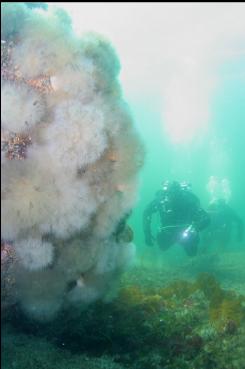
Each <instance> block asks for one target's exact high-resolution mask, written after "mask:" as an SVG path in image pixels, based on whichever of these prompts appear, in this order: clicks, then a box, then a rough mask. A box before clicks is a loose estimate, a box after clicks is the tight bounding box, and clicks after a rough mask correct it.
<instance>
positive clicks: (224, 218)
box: [205, 198, 244, 249]
mask: <svg viewBox="0 0 245 369" xmlns="http://www.w3.org/2000/svg"><path fill="white" fill-rule="evenodd" d="M208 213H209V215H210V220H211V222H210V226H209V227H208V229H207V231H206V234H205V241H206V242H209V243H215V244H217V246H218V247H219V248H223V249H224V248H226V247H227V245H228V244H229V242H230V241H231V236H232V231H233V226H234V225H235V228H236V241H237V242H238V243H240V242H242V241H243V233H244V224H243V221H242V219H241V218H240V217H239V216H238V215H237V214H236V212H235V211H234V210H233V209H232V208H231V207H230V206H229V205H228V204H227V202H226V200H225V199H223V198H219V199H216V200H214V201H212V202H211V203H210V205H209V207H208Z"/></svg>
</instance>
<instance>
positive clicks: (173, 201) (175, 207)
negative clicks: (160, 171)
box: [143, 181, 210, 256]
mask: <svg viewBox="0 0 245 369" xmlns="http://www.w3.org/2000/svg"><path fill="white" fill-rule="evenodd" d="M157 212H158V213H159V215H160V222H161V227H160V229H159V232H158V234H157V237H156V241H157V243H158V245H159V247H160V248H161V249H162V250H167V249H168V248H169V247H170V246H172V245H173V244H175V243H178V244H180V245H182V246H183V247H184V249H185V252H186V253H187V255H189V256H195V255H196V254H197V246H198V243H199V240H200V237H199V231H201V230H203V229H204V228H206V227H207V226H208V224H209V221H210V220H209V215H208V214H207V213H206V212H205V211H204V210H203V209H202V208H201V206H200V201H199V199H198V198H197V196H195V195H194V194H193V193H192V192H191V190H190V186H189V185H187V184H185V183H183V184H182V185H181V184H179V183H178V182H176V181H174V182H165V183H164V185H163V189H162V190H160V191H158V192H157V193H156V196H155V199H154V200H153V201H152V202H151V203H150V204H149V205H148V206H147V207H146V209H145V211H144V214H143V227H144V234H145V243H146V245H148V246H153V243H154V238H153V236H152V233H151V219H152V215H153V214H154V213H157Z"/></svg>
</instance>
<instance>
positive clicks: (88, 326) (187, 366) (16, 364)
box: [2, 252, 245, 369]
mask: <svg viewBox="0 0 245 369" xmlns="http://www.w3.org/2000/svg"><path fill="white" fill-rule="evenodd" d="M146 260H148V262H147V263H146ZM244 264H245V253H244V252H234V253H231V252H229V253H225V254H223V255H214V254H213V255H211V254H210V255H203V256H199V257H197V258H195V259H192V260H191V261H189V260H188V261H186V262H183V263H182V264H180V265H179V266H178V267H176V266H175V267H170V265H169V264H166V263H164V261H158V262H155V263H154V262H152V261H151V262H149V259H144V258H142V259H141V260H140V261H139V262H138V264H137V266H134V267H132V269H131V270H130V271H128V272H127V273H125V274H124V275H123V276H122V278H121V282H120V287H119V290H118V292H117V294H116V297H115V296H114V299H110V296H108V298H107V301H106V302H103V303H102V302H98V303H96V304H95V305H93V306H91V307H90V308H89V309H88V310H87V311H84V312H82V313H81V312H77V311H69V313H68V312H62V313H61V314H60V315H59V317H57V319H56V320H55V321H54V322H52V323H49V324H39V323H37V322H33V321H31V320H28V319H26V318H25V317H24V316H23V315H22V314H21V312H20V311H18V309H17V310H16V311H15V312H14V314H10V315H9V316H8V317H7V316H5V317H4V318H2V368H3V369H56V368H57V369H63V368H64V369H126V368H131V369H161V368H162V369H245V351H244V348H245V267H244Z"/></svg>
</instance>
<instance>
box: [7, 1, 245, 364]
mask: <svg viewBox="0 0 245 369" xmlns="http://www.w3.org/2000/svg"><path fill="white" fill-rule="evenodd" d="M5 4H7V3H5ZM41 4H43V3H41ZM48 4H49V6H51V3H48ZM56 5H58V6H59V7H61V8H63V9H65V10H66V11H67V12H68V13H69V14H70V15H71V18H72V22H73V24H74V29H75V30H76V32H77V33H78V34H79V33H82V32H83V31H95V32H98V33H99V34H101V35H103V36H105V37H107V39H108V40H109V41H110V42H111V43H112V46H113V48H115V51H116V53H117V54H118V57H119V60H120V64H121V72H120V74H119V82H120V85H121V88H122V93H123V98H124V99H125V100H126V102H127V103H128V105H129V110H130V112H131V115H132V118H133V124H134V126H135V128H136V131H137V134H138V137H139V141H138V139H135V141H133V143H135V147H138V146H139V147H140V144H141V142H142V144H143V146H144V155H143V152H142V157H143V156H144V164H143V165H142V167H141V166H140V168H139V172H137V174H138V177H139V184H138V187H137V191H136V197H137V200H136V201H135V204H134V206H132V214H131V215H130V217H129V218H128V220H127V224H128V225H129V226H130V228H131V231H132V232H133V243H134V245H135V246H136V248H135V255H134V261H133V262H132V263H131V264H130V265H129V266H128V267H127V268H125V269H123V268H122V270H121V269H120V268H119V272H118V273H117V271H116V272H115V274H113V273H114V270H113V273H112V274H110V273H108V276H107V274H106V273H105V274H106V278H109V279H110V280H112V279H113V278H115V280H116V285H115V286H114V285H112V288H110V287H109V284H107V280H106V284H105V287H104V286H103V288H102V287H100V285H99V287H97V284H96V288H97V289H98V290H99V289H100V288H101V290H102V289H103V291H104V290H105V289H106V297H105V298H101V297H100V295H99V294H98V297H96V298H95V299H94V301H93V299H91V301H93V302H92V303H91V304H90V305H89V306H88V307H87V308H86V309H79V307H77V306H70V305H68V309H67V307H65V308H64V309H61V310H60V311H58V312H57V313H56V314H55V315H54V317H53V318H52V320H51V321H48V322H46V321H45V320H44V321H42V320H41V321H39V320H36V319H35V313H33V315H32V314H25V309H24V311H23V310H22V309H20V307H19V306H18V304H17V305H15V304H14V306H13V307H10V308H9V309H7V311H6V309H4V310H3V312H2V367H3V368H4V369H5V368H6V369H10V368H11V369H12V368H16V369H26V368H33V369H35V368H43V369H44V368H47V369H54V368H60V369H62V368H63V367H64V368H68V369H76V368H77V369H78V368H79V369H123V368H128V369H130V368H132V369H216V368H217V369H245V354H244V347H245V241H244V239H243V241H242V242H236V240H235V235H234V234H235V230H233V233H234V234H233V233H232V236H233V237H232V240H231V242H230V243H229V244H228V245H227V246H226V248H224V249H222V250H221V249H218V248H217V247H214V248H213V247H212V245H206V244H205V243H203V242H201V243H200V245H199V249H198V254H197V255H196V256H195V257H193V258H190V257H188V256H187V255H186V254H185V253H184V250H183V249H182V248H181V246H179V245H174V246H173V247H171V248H170V249H169V250H167V251H165V252H163V251H161V250H160V249H158V247H157V245H154V246H153V247H148V246H147V245H146V244H145V238H144V231H143V212H144V210H145V208H146V206H147V205H148V204H149V202H150V201H152V199H153V198H154V196H155V193H156V191H157V190H159V189H161V186H162V182H163V181H165V180H177V181H188V182H190V183H191V184H192V190H193V192H194V193H195V194H196V195H197V196H198V198H199V199H200V202H201V205H202V207H203V208H204V209H207V207H208V204H209V202H210V200H211V194H210V192H209V191H208V189H207V185H208V182H209V180H210V177H211V176H215V177H216V178H217V179H218V181H221V180H222V179H227V180H228V182H229V190H230V197H229V205H230V206H231V207H232V209H234V210H235V211H236V213H237V214H238V215H239V216H240V217H241V219H242V220H243V222H244V223H245V196H244V190H245V172H244V168H245V153H244V144H245V43H244V39H245V38H243V37H244V36H245V30H244V25H243V23H244V22H243V19H244V16H245V6H244V4H239V3H237V4H232V3H228V4H225V3H223V4H215V5H211V4H202V5H201V4H193V5H191V4H187V3H184V4H183V5H180V4H179V3H174V4H173V5H170V4H161V5H160V4H156V3H154V4H150V3H146V5H144V4H143V3H139V4H137V5H136V3H135V4H126V3H124V4H123V3H112V4H111V5H110V4H109V3H102V4H99V3H91V4H89V3H78V4H75V3H71V4H68V3H57V4H56ZM198 6H199V8H198ZM161 41H162V44H161ZM130 135H131V131H130V133H129V138H130V139H129V142H131V136H130ZM140 152H141V151H140ZM133 155H134V152H133V153H132V156H133ZM125 167H126V165H125ZM137 168H138V167H137ZM137 170H138V169H137ZM135 171H136V170H135ZM103 180H104V179H103ZM133 191H135V188H134V189H133ZM126 200H127V199H126ZM129 203H130V205H131V202H129ZM120 206H121V205H118V209H119V213H120V211H121V208H120ZM3 215H4V214H3ZM3 215H2V216H3ZM158 226H159V219H158V218H157V217H155V218H154V219H153V230H154V232H156V231H157V229H158ZM204 246H205V247H204ZM110 250H111V249H109V253H110ZM132 253H133V252H132ZM118 258H119V259H120V258H122V259H123V258H125V259H126V258H127V257H126V256H125V255H124V254H122V256H121V254H120V255H119V256H118ZM113 260H114V259H113ZM110 262H111V261H110ZM108 263H109V262H108ZM65 265H66V264H65ZM101 268H102V267H101ZM103 268H104V269H105V267H104V265H103ZM104 269H103V272H104ZM102 275H103V274H102ZM103 277H104V275H103ZM103 277H102V279H103ZM81 281H82V282H81V283H83V280H81ZM93 283H94V282H93ZM96 283H97V281H96ZM103 293H104V292H103ZM88 295H89V294H88ZM83 298H84V297H83ZM86 298H88V299H89V297H87V295H86ZM84 299H85V298H84ZM40 301H41V300H40ZM28 309H29V308H28ZM28 309H26V310H27V311H28V312H30V311H31V309H29V310H28Z"/></svg>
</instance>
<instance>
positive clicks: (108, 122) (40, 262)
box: [1, 3, 144, 320]
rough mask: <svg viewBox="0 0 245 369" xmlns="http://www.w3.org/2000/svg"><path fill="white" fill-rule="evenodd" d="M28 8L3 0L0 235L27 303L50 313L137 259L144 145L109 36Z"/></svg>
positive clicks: (101, 290)
mask: <svg viewBox="0 0 245 369" xmlns="http://www.w3.org/2000/svg"><path fill="white" fill-rule="evenodd" d="M28 4H33V3H3V5H2V15H1V16H2V31H1V32H2V40H1V57H2V58H1V103H2V118H1V120H2V122H1V151H2V152H1V169H2V183H1V184H2V192H1V197H2V213H1V217H2V226H1V227H2V228H1V232H2V244H3V245H4V244H8V245H12V248H13V250H14V253H15V256H16V257H15V260H16V262H15V266H14V278H15V281H16V283H15V284H16V295H17V300H18V302H19V303H20V305H21V306H22V308H23V310H24V311H25V312H27V313H28V314H31V316H32V317H34V318H36V319H39V320H46V319H51V318H52V317H53V316H55V314H56V313H57V312H58V311H59V310H60V309H61V308H62V307H69V306H70V304H76V305H79V306H81V307H83V306H87V305H88V304H89V303H91V302H93V301H95V300H97V299H99V298H102V296H104V294H105V293H106V291H107V288H108V286H110V284H111V282H112V281H114V280H115V277H116V276H117V275H118V274H119V273H120V272H121V271H122V270H123V269H124V267H125V265H127V264H128V262H129V261H130V260H131V258H132V256H133V254H134V245H133V243H132V239H128V238H127V237H124V235H125V232H126V233H127V234H128V231H127V228H126V227H127V226H126V225H125V224H126V222H125V219H126V218H127V215H128V214H129V213H130V210H131V209H132V207H133V206H134V204H135V201H136V198H137V174H138V171H139V169H140V168H141V166H142V163H143V157H144V149H143V145H142V143H141V141H140V139H139V137H138V134H137V131H136V130H135V128H134V125H133V119H132V116H131V114H130V111H129V108H128V106H127V104H126V102H125V101H124V99H123V95H122V91H121V88H120V84H119V81H118V75H119V71H120V63H119V60H118V58H117V55H116V53H115V51H114V49H113V47H112V46H111V44H110V43H109V42H108V41H107V40H105V39H104V38H103V37H101V36H100V35H97V34H95V33H91V32H90V33H85V34H84V35H82V36H81V37H78V36H76V34H75V33H74V31H73V29H72V22H71V19H70V18H69V16H68V14H67V13H66V12H65V11H64V10H61V9H59V8H55V7H53V8H51V9H49V8H48V9H45V8H44V9H43V8H42V7H39V8H38V7H32V6H30V5H28ZM122 223H123V224H124V227H121V226H120V227H119V225H120V224H122ZM118 230H120V232H119V231H118Z"/></svg>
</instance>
